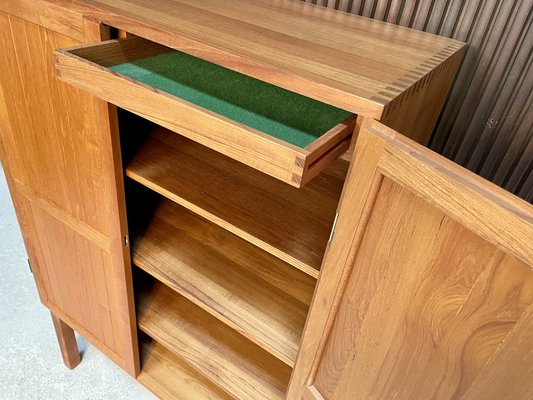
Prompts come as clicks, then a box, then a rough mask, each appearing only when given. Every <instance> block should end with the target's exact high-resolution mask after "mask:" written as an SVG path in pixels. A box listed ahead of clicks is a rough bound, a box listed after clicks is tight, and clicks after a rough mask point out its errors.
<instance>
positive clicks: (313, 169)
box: [55, 37, 356, 187]
mask: <svg viewBox="0 0 533 400" xmlns="http://www.w3.org/2000/svg"><path fill="white" fill-rule="evenodd" d="M55 64H56V72H57V76H58V78H59V79H61V80H63V81H65V82H67V83H69V84H71V85H73V86H76V87H78V88H80V89H83V90H85V91H87V92H90V93H91V94H93V95H95V96H97V97H99V98H101V99H104V100H106V101H108V102H110V103H113V104H115V105H117V106H119V107H122V108H125V109H127V110H129V111H131V112H133V113H135V114H138V115H140V116H142V117H143V118H146V119H148V120H151V121H153V122H155V123H157V124H159V125H162V126H164V127H166V128H168V129H170V130H172V131H174V132H177V133H179V134H181V135H183V136H186V137H188V138H189V139H192V140H194V141H196V142H198V143H201V144H203V145H205V146H207V147H209V148H212V149H213V150H216V151H218V152H220V153H223V154H225V155H227V156H229V157H231V158H233V159H235V160H238V161H240V162H242V163H244V164H247V165H249V166H251V167H253V168H255V169H258V170H260V171H262V172H264V173H267V174H269V175H271V176H273V177H275V178H278V179H280V180H282V181H285V182H287V183H289V184H291V185H293V186H296V187H300V186H302V185H304V184H305V183H306V182H307V181H309V180H310V179H311V178H313V177H314V176H316V175H317V174H318V173H320V172H321V171H322V170H323V169H324V168H325V167H326V166H327V165H328V164H329V162H331V161H333V160H334V159H335V158H337V157H338V156H339V155H341V154H342V153H343V152H344V151H345V150H346V149H348V147H349V142H350V140H351V134H352V132H353V130H354V126H355V119H356V116H355V115H353V114H351V113H349V112H347V111H344V110H340V109H338V108H335V107H332V106H330V105H328V104H324V103H321V102H318V101H316V100H313V99H310V98H307V97H304V96H301V95H299V94H296V93H293V92H290V91H287V90H284V89H282V88H279V87H276V86H273V85H270V84H268V83H265V82H262V81H259V80H257V79H254V78H251V77H248V76H246V75H243V74H240V73H237V72H235V71H231V70H229V69H226V68H223V67H220V66H218V65H215V64H212V63H209V62H207V61H204V60H201V59H199V58H196V57H192V56H190V55H187V54H185V53H182V52H179V51H176V50H174V49H171V48H168V47H165V46H162V45H159V44H157V43H154V42H150V41H148V40H145V39H142V38H138V37H130V38H127V39H121V40H110V41H106V42H101V43H98V44H93V45H84V46H77V47H72V48H68V49H60V50H56V51H55Z"/></svg>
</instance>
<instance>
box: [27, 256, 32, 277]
mask: <svg viewBox="0 0 533 400" xmlns="http://www.w3.org/2000/svg"><path fill="white" fill-rule="evenodd" d="M27 260H28V267H30V272H31V273H32V274H33V268H32V267H31V262H30V259H29V258H28V259H27Z"/></svg>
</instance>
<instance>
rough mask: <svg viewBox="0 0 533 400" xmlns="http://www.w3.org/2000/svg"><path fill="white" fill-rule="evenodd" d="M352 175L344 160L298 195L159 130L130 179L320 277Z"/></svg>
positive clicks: (138, 156)
mask: <svg viewBox="0 0 533 400" xmlns="http://www.w3.org/2000/svg"><path fill="white" fill-rule="evenodd" d="M347 168H348V163H347V162H346V161H345V160H342V159H338V160H336V161H334V162H333V163H332V164H331V165H330V166H329V167H328V168H327V169H326V170H325V171H324V172H322V173H321V174H320V175H319V176H317V177H316V178H315V179H313V180H312V181H311V182H309V184H307V185H306V186H305V187H304V188H302V189H296V188H293V187H291V186H289V185H286V184H284V183H282V182H280V181H278V180H276V179H274V178H271V177H269V176H267V175H265V174H263V173H260V172H258V171H256V170H254V169H252V168H249V167H247V166H245V165H243V164H241V163H239V162H237V161H235V160H232V159H230V158H228V157H225V156H223V155H221V154H219V153H217V152H215V151H213V150H210V149H208V148H206V147H204V146H201V145H199V144H197V143H195V142H192V141H191V140H188V139H186V138H184V137H182V136H179V135H177V134H175V133H173V132H170V131H168V130H166V129H164V128H160V127H157V128H154V130H153V132H152V134H151V135H150V137H149V138H148V139H147V141H146V143H145V144H144V146H142V147H141V149H140V150H139V151H138V153H137V154H136V156H135V157H134V159H133V160H132V161H131V162H130V164H129V165H128V167H127V169H126V175H127V176H128V177H130V178H132V179H134V180H136V181H137V182H139V183H141V184H143V185H145V186H147V187H149V188H150V189H153V190H154V191H156V192H158V193H160V194H162V195H163V196H165V197H167V198H169V199H171V200H173V201H175V202H176V203H178V204H180V205H182V206H184V207H186V208H188V209H189V210H191V211H193V212H195V213H197V214H198V215H200V216H202V217H204V218H205V219H207V220H209V221H212V222H214V223H215V224H217V225H219V226H221V227H222V228H224V229H226V230H228V231H230V232H232V233H234V234H236V235H237V236H240V237H241V238H243V239H245V240H247V241H249V242H251V243H253V244H255V245H256V246H258V247H260V248H262V249H264V250H266V251H267V252H269V253H271V254H273V255H275V256H276V257H278V258H280V259H282V260H284V261H286V262H288V263H290V264H292V265H294V266H295V267H297V268H299V269H301V270H302V271H304V272H306V273H308V274H309V275H311V276H313V277H317V276H318V272H319V269H320V265H321V263H322V258H323V256H324V252H325V249H326V245H327V241H328V238H329V234H330V231H331V227H332V225H333V220H334V218H335V212H336V209H337V204H338V201H339V198H340V194H341V191H342V186H343V183H344V179H345V177H346V172H347Z"/></svg>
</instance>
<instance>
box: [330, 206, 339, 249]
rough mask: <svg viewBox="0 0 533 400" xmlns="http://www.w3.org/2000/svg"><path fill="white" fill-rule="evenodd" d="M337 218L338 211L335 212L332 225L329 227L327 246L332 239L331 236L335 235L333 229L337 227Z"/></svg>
mask: <svg viewBox="0 0 533 400" xmlns="http://www.w3.org/2000/svg"><path fill="white" fill-rule="evenodd" d="M337 218H339V213H336V214H335V219H334V220H333V227H332V228H331V233H330V234H329V240H328V246H329V245H330V244H331V242H332V241H333V236H335V229H336V228H337Z"/></svg>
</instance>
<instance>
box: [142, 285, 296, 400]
mask: <svg viewBox="0 0 533 400" xmlns="http://www.w3.org/2000/svg"><path fill="white" fill-rule="evenodd" d="M137 300H138V305H137V314H138V323H139V327H140V328H141V330H142V331H144V332H145V333H146V334H148V335H149V336H150V337H152V338H153V339H154V340H156V341H157V342H159V343H160V344H162V345H164V346H165V347H166V348H167V349H168V350H170V351H171V352H172V353H173V354H175V355H176V356H178V357H180V358H181V359H183V360H184V361H185V362H186V363H187V364H188V365H190V366H191V367H192V368H194V369H195V370H196V371H197V372H199V373H200V374H202V375H204V376H205V377H207V378H208V379H210V380H211V381H213V382H216V384H217V385H218V386H219V387H221V388H222V389H223V390H224V391H226V392H227V393H229V394H230V395H232V396H234V397H236V398H238V399H242V400H275V399H284V398H285V391H286V388H287V385H288V381H289V377H290V374H291V368H290V367H288V366H287V365H286V364H284V363H283V362H281V361H280V360H278V359H277V358H275V357H274V356H272V355H271V354H269V353H267V352H266V351H264V350H263V349H262V348H260V347H259V346H257V345H255V344H254V343H252V342H250V341H249V340H248V339H246V338H244V337H243V336H241V335H240V334H239V333H237V332H236V331H234V330H233V329H231V328H229V327H228V326H227V325H225V324H223V323H222V322H220V321H218V320H217V319H215V318H214V317H213V316H211V315H210V314H208V313H207V312H205V311H203V310H202V309H201V308H199V307H197V306H196V305H194V304H193V303H191V302H190V301H188V300H187V299H185V298H184V297H182V296H180V295H178V294H177V293H175V292H174V291H172V290H171V289H170V288H168V287H167V286H165V285H164V284H162V283H160V282H154V283H153V285H152V286H150V287H144V288H140V290H139V292H138V294H137Z"/></svg>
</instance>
